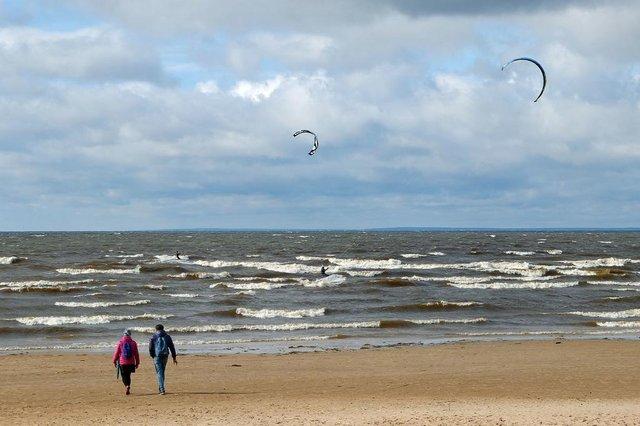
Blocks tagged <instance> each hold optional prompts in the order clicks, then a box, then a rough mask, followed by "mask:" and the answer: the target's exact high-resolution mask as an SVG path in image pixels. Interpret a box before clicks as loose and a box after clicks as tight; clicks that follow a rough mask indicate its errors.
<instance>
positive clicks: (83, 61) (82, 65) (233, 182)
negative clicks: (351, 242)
mask: <svg viewBox="0 0 640 426" xmlns="http://www.w3.org/2000/svg"><path fill="white" fill-rule="evenodd" d="M155 4H156V5H157V14H153V16H151V15H152V14H149V13H148V11H147V10H145V9H144V6H145V3H144V2H135V3H130V2H126V5H129V6H127V7H125V3H121V2H117V1H112V2H107V3H105V5H106V6H102V5H100V4H98V3H94V4H92V6H91V7H92V8H93V11H94V13H96V15H95V16H96V17H97V18H98V20H99V22H98V23H96V25H94V26H90V27H82V28H79V29H78V28H71V29H65V30H56V31H53V30H51V29H43V28H37V27H36V24H32V26H31V27H26V26H23V27H13V26H9V27H4V28H2V29H0V55H3V56H4V58H5V60H4V61H1V63H2V65H1V66H2V67H3V68H2V71H3V72H2V74H1V75H0V180H1V181H2V182H3V185H2V186H0V199H3V200H5V201H6V203H3V205H2V206H0V219H1V220H0V223H2V225H0V226H2V227H4V228H5V229H26V228H32V229H35V228H47V229H51V228H59V229H70V228H78V227H79V228H86V229H104V228H149V227H169V228H176V227H201V226H229V227H233V226H236V227H280V226H281V227H289V226H294V227H340V226H347V227H348V226H353V227H365V226H394V225H433V226H611V225H616V226H630V225H634V224H636V225H637V222H638V219H640V217H639V213H638V212H639V211H640V210H638V209H637V207H638V202H637V201H636V200H637V199H638V196H639V195H640V190H638V189H637V181H638V179H639V178H640V171H638V170H637V163H638V161H639V160H640V150H639V149H638V144H637V135H638V134H640V120H638V119H637V117H638V113H639V112H640V83H639V79H638V75H639V70H640V63H638V60H637V59H635V58H637V55H636V56H633V54H634V52H635V49H636V47H635V46H634V45H633V43H628V42H627V40H629V38H630V36H632V35H633V36H635V35H636V34H637V32H638V31H639V30H638V29H637V27H635V26H633V25H632V24H631V23H632V21H633V18H634V17H636V16H638V13H640V7H638V6H637V5H634V4H632V3H628V2H615V3H611V4H609V3H607V4H604V3H601V2H588V3H587V4H586V5H585V4H583V3H582V2H581V3H580V4H577V3H572V2H566V3H562V4H560V5H558V4H557V3H555V2H554V3H553V4H551V3H547V2H542V3H540V2H538V3H536V4H533V3H530V2H517V3H516V2H482V4H481V5H479V4H480V2H474V4H475V5H476V6H472V5H469V4H467V3H464V2H429V3H426V2H424V3H423V2H421V3H413V2H407V3H403V4H402V6H401V8H402V9H401V10H400V9H399V8H400V6H398V3H396V2H393V3H389V2H386V1H382V0H380V1H377V2H357V1H354V2H347V3H341V4H340V5H339V6H335V7H328V6H327V4H324V3H317V2H316V3H304V4H303V6H298V7H297V8H296V7H294V6H292V4H290V3H287V2H275V3H274V2H264V3H263V2H251V4H250V5H248V4H246V3H242V2H240V3H236V4H234V5H233V6H234V8H231V6H230V5H227V4H226V3H219V4H213V3H209V2H194V3H189V4H184V5H183V7H178V8H172V5H173V3H172V2H170V1H166V2H158V3H155ZM296 4H297V5H300V3H297V2H296ZM107 6H109V7H113V10H106V7H107ZM78 7H79V6H78ZM85 7H86V4H85V5H83V6H82V9H83V10H85V9H84V8H85ZM103 7H104V9H103ZM286 8H290V9H295V11H294V13H293V15H292V17H290V16H287V15H286V14H285V15H282V14H281V12H282V10H284V9H286ZM359 8H360V9H359ZM298 9H299V10H298ZM356 10H359V12H358V13H355V12H354V11H356ZM310 12H313V13H315V15H314V14H313V13H311V15H308V13H310ZM352 12H354V15H353V16H355V17H354V18H351V17H349V16H347V15H349V13H352ZM83 13H84V12H83ZM261 14H262V15H261ZM303 15H304V16H303ZM296 18H299V20H296ZM616 18H618V20H619V21H618V22H619V23H620V25H619V26H618V27H617V28H616V30H612V29H611V28H613V27H615V25H613V23H615V22H616ZM292 19H293V21H295V22H292ZM285 21H286V22H285ZM163 23H166V26H167V28H163ZM189 25H191V27H192V28H193V31H191V32H189V31H188V28H189ZM583 28H591V29H593V31H594V35H590V34H589V35H585V34H584V30H583ZM185 34H187V35H185ZM584 37H586V39H583V38H584ZM589 40H591V41H589ZM525 54H526V55H531V56H533V57H536V58H538V59H540V60H541V61H542V62H543V64H544V65H545V68H546V69H547V72H548V75H549V85H548V87H547V91H546V92H545V94H544V95H543V98H542V99H541V100H540V101H539V102H538V103H536V104H533V103H532V102H531V100H532V99H533V97H534V96H535V94H536V93H537V91H538V89H539V85H540V76H539V72H538V71H537V69H535V67H528V66H527V64H518V65H517V66H516V65H515V64H514V66H512V67H510V68H509V69H508V70H506V71H504V72H503V71H501V70H500V65H501V64H502V63H503V62H504V61H505V60H507V59H509V58H512V57H514V56H515V55H518V56H522V55H525ZM168 75H170V76H171V79H169V77H167V76H168ZM303 128H308V129H312V130H313V131H315V132H316V133H317V134H318V137H319V139H320V148H319V150H318V152H317V154H316V155H315V156H313V157H310V156H308V155H307V152H308V150H309V148H310V142H309V141H308V140H300V138H297V139H293V138H292V136H291V135H292V133H293V132H294V131H296V130H299V129H303Z"/></svg>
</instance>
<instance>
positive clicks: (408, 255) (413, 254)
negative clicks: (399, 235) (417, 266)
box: [400, 253, 427, 259]
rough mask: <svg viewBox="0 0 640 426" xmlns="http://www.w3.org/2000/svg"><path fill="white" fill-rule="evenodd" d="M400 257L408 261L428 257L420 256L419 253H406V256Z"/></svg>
mask: <svg viewBox="0 0 640 426" xmlns="http://www.w3.org/2000/svg"><path fill="white" fill-rule="evenodd" d="M400 256H402V257H405V258H407V259H417V258H419V257H427V255H426V254H418V253H405V254H401V255H400Z"/></svg>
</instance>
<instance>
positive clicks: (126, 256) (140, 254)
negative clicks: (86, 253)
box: [104, 253, 144, 259]
mask: <svg viewBox="0 0 640 426" xmlns="http://www.w3.org/2000/svg"><path fill="white" fill-rule="evenodd" d="M104 257H118V258H121V259H134V258H137V257H144V254H142V253H137V254H115V255H111V254H105V255H104Z"/></svg>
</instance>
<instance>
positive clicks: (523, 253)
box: [504, 250, 536, 256]
mask: <svg viewBox="0 0 640 426" xmlns="http://www.w3.org/2000/svg"><path fill="white" fill-rule="evenodd" d="M504 254H508V255H514V256H533V255H534V254H536V252H535V251H517V250H507V251H505V252H504Z"/></svg>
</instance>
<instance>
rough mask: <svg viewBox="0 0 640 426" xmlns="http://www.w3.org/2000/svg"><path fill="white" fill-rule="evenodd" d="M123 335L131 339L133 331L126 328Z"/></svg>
mask: <svg viewBox="0 0 640 426" xmlns="http://www.w3.org/2000/svg"><path fill="white" fill-rule="evenodd" d="M123 335H125V336H129V337H131V330H129V329H128V328H125V329H124V333H123Z"/></svg>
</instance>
